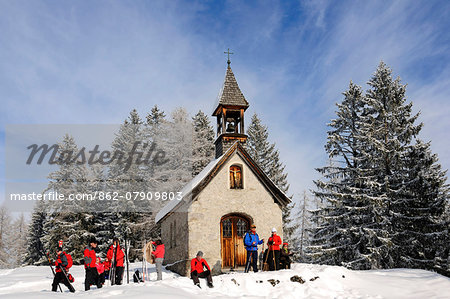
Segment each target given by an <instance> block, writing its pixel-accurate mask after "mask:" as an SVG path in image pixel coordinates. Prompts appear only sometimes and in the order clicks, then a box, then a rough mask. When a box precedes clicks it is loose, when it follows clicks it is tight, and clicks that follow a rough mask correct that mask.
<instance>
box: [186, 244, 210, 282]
mask: <svg viewBox="0 0 450 299" xmlns="http://www.w3.org/2000/svg"><path fill="white" fill-rule="evenodd" d="M205 268H206V269H207V270H205ZM191 278H192V280H193V281H194V284H195V285H196V286H198V287H199V288H201V287H200V281H199V280H198V279H199V278H206V281H207V282H208V287H210V288H213V287H214V286H213V283H212V277H211V268H209V265H208V263H207V262H206V261H205V260H204V259H203V252H201V251H199V252H198V253H197V256H196V257H195V258H193V259H192V260H191Z"/></svg>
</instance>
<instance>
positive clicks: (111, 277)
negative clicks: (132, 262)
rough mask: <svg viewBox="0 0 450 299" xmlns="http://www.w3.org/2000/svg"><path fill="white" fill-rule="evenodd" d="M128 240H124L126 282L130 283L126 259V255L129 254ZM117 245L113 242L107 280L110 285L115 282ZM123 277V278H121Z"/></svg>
mask: <svg viewBox="0 0 450 299" xmlns="http://www.w3.org/2000/svg"><path fill="white" fill-rule="evenodd" d="M129 243H130V242H129V241H127V240H125V259H126V263H127V284H129V283H130V275H129V261H128V255H129V250H130V246H129ZM118 247H119V246H117V245H114V244H113V256H112V260H111V268H110V269H109V281H110V284H111V285H115V284H116V256H117V249H118ZM122 275H123V273H122ZM122 279H123V278H122Z"/></svg>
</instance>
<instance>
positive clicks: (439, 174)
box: [391, 140, 450, 276]
mask: <svg viewBox="0 0 450 299" xmlns="http://www.w3.org/2000/svg"><path fill="white" fill-rule="evenodd" d="M405 160H406V167H405V173H404V176H405V177H406V179H405V185H404V186H403V190H404V192H402V197H401V198H399V199H397V200H395V201H394V202H392V203H391V210H392V215H393V216H392V225H393V231H394V236H393V243H394V244H396V245H397V246H398V255H399V260H398V261H397V263H398V264H397V267H402V268H421V269H429V270H435V271H437V272H439V273H441V274H443V275H447V276H450V269H449V267H450V265H449V263H448V259H449V250H450V248H449V244H450V238H449V227H450V223H449V222H448V219H445V212H444V211H445V208H446V207H445V206H446V203H447V200H448V198H449V192H448V185H446V177H445V173H446V171H443V170H441V165H439V164H438V163H437V161H438V158H437V155H435V154H432V153H431V150H430V144H429V143H423V142H422V141H421V140H418V141H417V143H416V144H415V145H414V146H413V147H411V148H410V149H409V151H408V152H407V153H406V155H405ZM403 190H402V191H403Z"/></svg>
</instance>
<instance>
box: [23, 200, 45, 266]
mask: <svg viewBox="0 0 450 299" xmlns="http://www.w3.org/2000/svg"><path fill="white" fill-rule="evenodd" d="M46 221H47V219H46V212H45V203H43V202H42V201H39V202H37V203H36V205H35V206H34V209H33V213H32V214H31V222H30V224H29V225H28V234H27V251H26V254H25V258H24V263H25V264H27V265H40V264H41V263H42V262H44V260H45V259H44V256H43V250H44V249H43V248H44V246H43V244H42V242H41V239H42V237H43V236H44V224H45V222H46Z"/></svg>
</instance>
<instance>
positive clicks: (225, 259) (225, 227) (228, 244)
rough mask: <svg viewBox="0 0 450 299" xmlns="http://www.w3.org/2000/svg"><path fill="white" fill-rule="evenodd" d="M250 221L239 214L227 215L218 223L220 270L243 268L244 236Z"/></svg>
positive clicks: (244, 253)
mask: <svg viewBox="0 0 450 299" xmlns="http://www.w3.org/2000/svg"><path fill="white" fill-rule="evenodd" d="M250 222H251V219H249V217H246V216H244V215H241V214H229V215H225V216H223V217H222V219H221V221H220V235H221V240H220V241H221V245H222V268H228V267H230V268H236V267H239V266H243V267H244V266H245V260H246V255H247V254H246V251H245V246H244V236H245V233H246V232H247V231H248V229H249V226H250Z"/></svg>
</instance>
